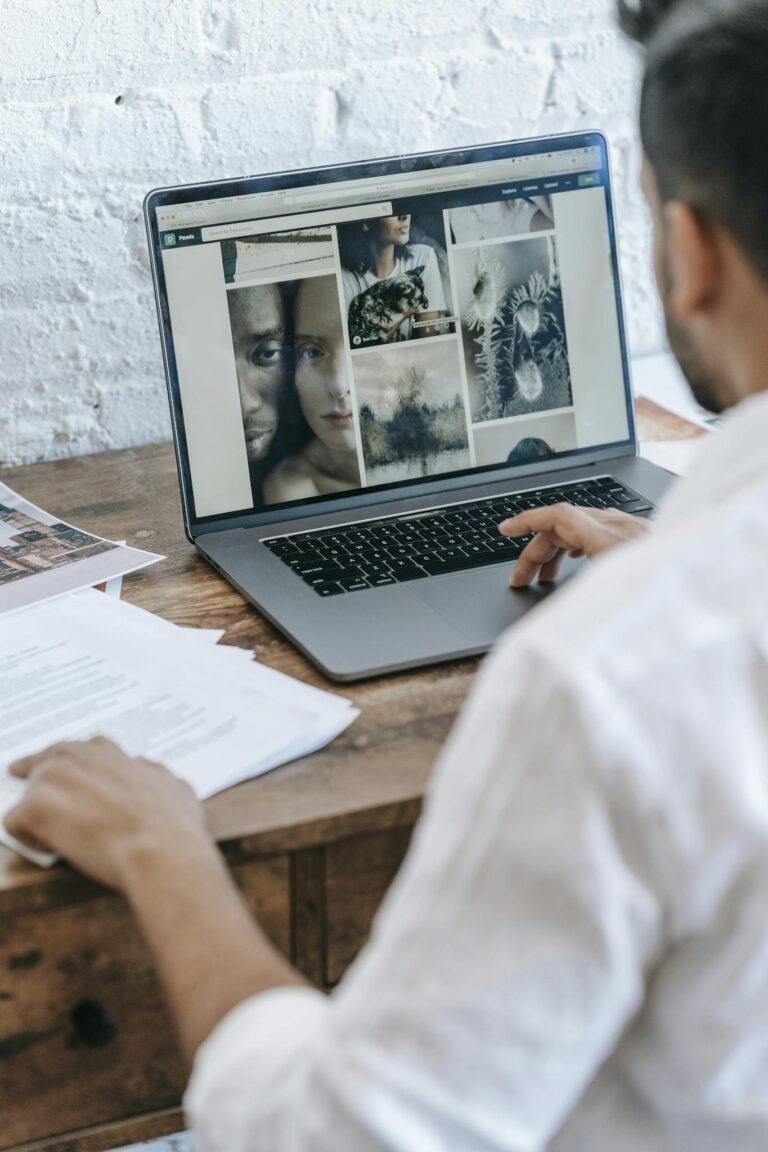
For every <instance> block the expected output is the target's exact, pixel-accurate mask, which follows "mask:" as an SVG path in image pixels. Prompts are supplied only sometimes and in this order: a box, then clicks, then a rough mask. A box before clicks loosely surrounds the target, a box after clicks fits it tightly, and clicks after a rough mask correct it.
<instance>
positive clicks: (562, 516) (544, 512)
mask: <svg viewBox="0 0 768 1152" xmlns="http://www.w3.org/2000/svg"><path fill="white" fill-rule="evenodd" d="M593 526H594V525H593V517H592V516H590V515H589V513H587V512H586V511H585V510H584V509H582V508H576V507H575V506H574V505H573V504H550V505H548V506H547V507H546V508H533V509H531V511H530V512H520V513H519V514H518V515H517V516H511V517H510V519H509V520H502V522H501V524H499V532H500V533H501V535H502V536H527V535H529V533H531V532H534V533H542V532H543V533H547V534H548V535H552V536H557V537H559V538H560V539H561V540H562V541H563V546H564V547H566V548H581V547H583V544H584V533H585V530H588V529H589V528H590V527H593Z"/></svg>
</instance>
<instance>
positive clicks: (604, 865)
mask: <svg viewBox="0 0 768 1152" xmlns="http://www.w3.org/2000/svg"><path fill="white" fill-rule="evenodd" d="M512 656H513V657H514V658H511V657H512ZM602 718H603V719H604V715H602ZM604 728H605V725H602V727H601V713H600V712H599V711H598V710H596V708H595V707H593V706H592V705H591V704H590V703H589V702H588V701H586V700H585V699H584V693H581V692H579V691H572V690H570V689H569V688H568V686H567V685H566V684H564V683H563V682H562V681H561V680H560V678H559V676H558V673H557V670H556V669H553V668H552V667H551V666H549V663H548V661H547V660H546V659H545V658H544V657H539V656H537V655H536V654H535V653H530V652H526V651H525V649H522V648H518V647H513V648H512V649H511V650H510V652H509V653H507V655H506V656H504V657H501V656H499V655H496V656H494V657H492V658H491V659H490V660H489V661H488V662H487V663H486V666H485V669H484V671H483V673H482V674H481V676H480V678H479V681H478V683H477V686H476V688H475V690H474V692H473V695H472V697H471V700H470V702H469V704H468V706H467V707H466V708H465V710H464V712H463V715H462V717H461V719H460V721H459V723H458V724H457V726H456V729H455V731H454V734H453V736H452V737H451V739H450V741H449V743H448V745H447V746H446V748H445V750H444V753H443V755H442V757H441V760H440V762H439V764H438V767H437V770H436V773H435V776H434V781H433V785H432V788H431V795H430V797H429V800H428V803H427V805H426V810H425V815H424V817H423V818H422V821H421V823H420V825H419V827H418V829H417V831H416V834H415V837H414V843H413V845H412V848H411V851H410V853H409V856H408V859H407V860H406V862H405V864H404V866H403V869H402V870H401V873H400V875H399V877H398V879H397V880H396V882H395V884H394V886H393V889H392V890H391V892H390V894H389V896H388V898H387V900H386V901H385V905H384V907H383V909H382V911H381V912H380V914H379V916H378V917H377V920H376V923H375V925H374V930H373V933H372V938H371V940H370V942H369V944H368V946H367V947H366V949H365V950H364V952H363V953H362V955H361V957H360V958H359V959H358V961H357V962H356V963H355V964H354V965H353V967H352V969H351V970H350V972H349V973H348V974H347V976H346V978H345V979H344V981H343V982H342V984H341V985H340V987H339V988H338V989H337V991H336V993H335V994H334V995H333V996H332V997H330V998H329V999H325V998H324V997H322V996H321V995H320V994H319V993H316V992H312V991H308V990H296V989H286V990H282V991H276V992H272V993H267V994H264V995H262V996H259V997H257V998H255V999H253V1000H251V1001H249V1002H246V1003H245V1004H243V1005H241V1006H240V1007H239V1008H237V1009H236V1010H235V1011H234V1012H233V1013H231V1014H230V1016H228V1017H227V1018H226V1019H225V1020H224V1021H223V1022H222V1023H221V1024H220V1025H219V1027H218V1028H217V1029H216V1030H215V1032H214V1033H213V1035H212V1036H211V1038H210V1039H209V1040H208V1041H207V1043H206V1044H205V1045H204V1046H203V1047H202V1049H201V1051H200V1053H199V1054H198V1058H197V1061H196V1064H195V1069H194V1074H193V1078H192V1081H191V1084H190V1088H189V1091H188V1094H187V1098H186V1107H187V1110H188V1114H189V1116H190V1120H191V1122H192V1124H193V1126H194V1128H195V1130H196V1132H197V1140H198V1143H197V1148H198V1152H262V1150H263V1152H267V1150H269V1152H276V1150H277V1149H280V1150H281V1152H282V1150H285V1152H288V1150H290V1152H374V1150H375V1152H382V1150H385V1149H386V1150H391V1152H424V1150H425V1149H446V1148H472V1149H483V1150H486V1149H487V1150H489V1152H490V1150H493V1149H500V1148H504V1149H505V1150H507V1152H518V1150H519V1152H539V1150H541V1149H544V1148H545V1147H546V1146H547V1143H548V1142H549V1140H550V1139H551V1137H552V1136H553V1134H554V1133H555V1132H556V1131H557V1129H558V1128H559V1127H560V1125H561V1123H562V1122H563V1120H564V1119H565V1117H566V1116H567V1114H568V1112H569V1111H570V1110H571V1109H572V1108H573V1106H574V1104H575V1103H576V1102H577V1100H578V1099H579V1097H580V1096H581V1094H582V1093H583V1091H584V1090H585V1088H586V1087H587V1085H588V1084H589V1082H590V1081H591V1079H592V1078H593V1076H594V1075H595V1073H596V1071H597V1070H598V1069H599V1067H600V1066H601V1065H602V1063H603V1062H604V1060H605V1059H606V1057H607V1056H608V1055H609V1053H610V1052H611V1050H612V1049H613V1047H614V1046H615V1044H616V1042H617V1040H618V1038H619V1037H620V1035H621V1033H622V1032H623V1030H624V1028H625V1027H626V1025H627V1023H628V1021H629V1020H630V1019H631V1017H632V1016H633V1015H634V1013H635V1012H636V1011H637V1009H638V1007H639V1005H640V1004H641V1003H642V998H643V987H644V974H645V970H646V966H647V965H648V964H650V963H651V962H652V959H653V958H654V957H655V956H656V954H657V952H658V949H659V947H660V942H659V934H660V923H661V911H660V901H659V899H658V897H657V896H656V895H655V894H654V890H653V884H652V882H651V878H650V876H649V875H648V874H647V872H646V870H645V869H644V866H643V863H642V860H643V853H642V849H641V847H640V846H639V841H638V840H637V839H635V838H633V833H632V821H631V819H630V818H628V817H627V816H626V815H622V818H621V820H619V821H614V819H612V816H611V810H612V804H611V801H610V799H609V797H608V796H607V795H606V791H605V783H604V780H605V770H606V768H610V764H609V760H610V741H609V740H607V738H606V737H605V736H604V735H601V736H600V737H599V739H598V738H594V734H595V733H603V732H604Z"/></svg>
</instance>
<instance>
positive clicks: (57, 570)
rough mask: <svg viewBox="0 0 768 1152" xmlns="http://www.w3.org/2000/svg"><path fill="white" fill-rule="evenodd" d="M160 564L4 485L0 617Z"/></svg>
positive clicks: (1, 491)
mask: <svg viewBox="0 0 768 1152" xmlns="http://www.w3.org/2000/svg"><path fill="white" fill-rule="evenodd" d="M160 559H162V557H160V556H156V555H155V554H154V553H152V552H142V551H141V550H140V549H138V548H126V547H123V546H121V545H119V544H114V543H113V542H112V541H111V540H103V539H102V538H101V537H100V536H93V535H91V533H90V532H83V531H81V529H79V528H75V527H74V526H73V525H71V524H66V523H64V521H62V520H57V519H56V517H55V516H51V515H50V513H48V512H45V511H44V510H43V509H42V508H38V507H36V506H35V505H34V504H30V503H29V501H28V500H25V499H24V498H23V497H22V496H20V495H19V494H18V492H14V491H13V489H12V488H9V487H8V486H7V485H6V484H3V483H0V614H2V613H5V612H16V611H18V610H19V609H20V608H27V607H29V605H31V604H37V603H39V602H41V601H43V600H50V599H52V598H53V597H55V596H63V595H64V594H65V593H67V592H74V591H76V590H77V589H79V588H89V587H92V586H93V585H94V584H101V583H103V582H105V581H111V580H113V579H115V578H116V577H119V576H123V575H124V574H125V573H127V572H135V571H136V570H137V569H139V568H146V567H147V565H149V564H154V563H156V561H158V560H160Z"/></svg>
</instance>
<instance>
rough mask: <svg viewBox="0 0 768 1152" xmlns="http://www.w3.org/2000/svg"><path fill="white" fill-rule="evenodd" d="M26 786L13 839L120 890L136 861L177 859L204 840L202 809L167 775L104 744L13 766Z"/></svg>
mask: <svg viewBox="0 0 768 1152" xmlns="http://www.w3.org/2000/svg"><path fill="white" fill-rule="evenodd" d="M11 773H12V774H13V775H14V776H20V777H25V778H27V779H28V780H29V786H28V788H27V791H26V794H25V796H24V799H23V800H22V801H21V803H20V804H18V805H17V806H16V807H15V808H14V809H13V810H12V811H11V812H9V813H8V815H7V817H6V820H5V825H6V828H7V829H8V831H9V832H10V833H11V835H12V836H15V837H16V838H17V839H18V840H22V841H25V842H27V843H29V844H33V845H35V846H38V845H39V846H42V847H44V848H46V849H49V850H51V851H54V852H57V853H58V854H59V855H60V856H62V857H63V858H64V859H65V860H67V861H69V863H70V864H72V865H74V866H75V867H76V868H79V869H80V871H81V872H85V873H86V875H88V876H90V877H91V878H92V879H93V880H97V881H99V882H100V883H101V884H106V885H108V886H109V887H111V888H118V889H120V890H123V889H124V888H125V885H126V869H127V868H128V867H129V865H130V863H131V857H132V855H133V854H135V853H143V852H150V853H151V852H153V851H157V852H159V851H161V850H164V849H166V846H167V849H168V850H170V851H174V852H178V851H179V849H180V847H181V844H183V843H185V842H186V843H188V842H190V841H191V842H192V843H193V844H195V845H199V844H200V843H201V842H205V841H206V840H207V839H208V837H207V833H206V831H205V821H204V819H203V814H202V808H201V806H200V804H199V803H198V801H197V799H196V797H195V795H194V793H193V792H192V790H191V788H189V786H188V785H187V784H185V783H184V782H183V781H182V780H179V779H178V777H176V776H174V775H173V774H172V773H171V772H169V771H168V769H167V768H163V767H161V766H160V765H159V764H153V763H151V762H150V761H149V760H142V759H138V758H137V759H132V758H131V757H129V756H126V755H125V753H124V752H122V751H121V750H120V749H119V748H118V747H117V746H116V745H115V744H113V743H112V742H111V741H110V740H106V739H104V738H103V737H97V738H96V739H94V740H88V741H86V742H84V743H67V744H55V745H54V746H53V747H52V748H48V749H47V750H46V751H45V752H40V753H38V754H37V755H35V756H28V757H26V758H25V759H24V760H19V761H18V762H17V763H16V764H14V765H12V766H11Z"/></svg>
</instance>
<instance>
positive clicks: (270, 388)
mask: <svg viewBox="0 0 768 1152" xmlns="http://www.w3.org/2000/svg"><path fill="white" fill-rule="evenodd" d="M227 302H228V304H229V317H230V325H231V329H232V345H233V349H234V353H235V367H236V371H237V384H238V390H239V394H240V408H241V411H242V417H243V432H244V435H245V448H246V453H247V456H248V465H249V469H250V476H251V488H252V491H253V498H254V505H255V506H257V507H258V506H261V505H263V504H265V503H266V504H274V503H282V502H284V501H286V500H302V499H310V498H312V497H314V496H321V495H324V494H328V493H332V492H341V491H345V490H347V489H349V488H357V487H359V486H360V466H359V461H358V455H357V441H356V436H355V424H354V410H353V406H352V396H351V392H350V384H349V379H348V373H347V359H346V347H345V344H344V331H343V326H342V320H341V306H340V303H339V295H338V288H337V283H336V277H335V276H311V277H308V278H306V279H304V280H291V281H281V282H280V283H278V284H259V285H251V286H249V287H246V288H238V289H233V290H231V291H230V292H228V293H227Z"/></svg>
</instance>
